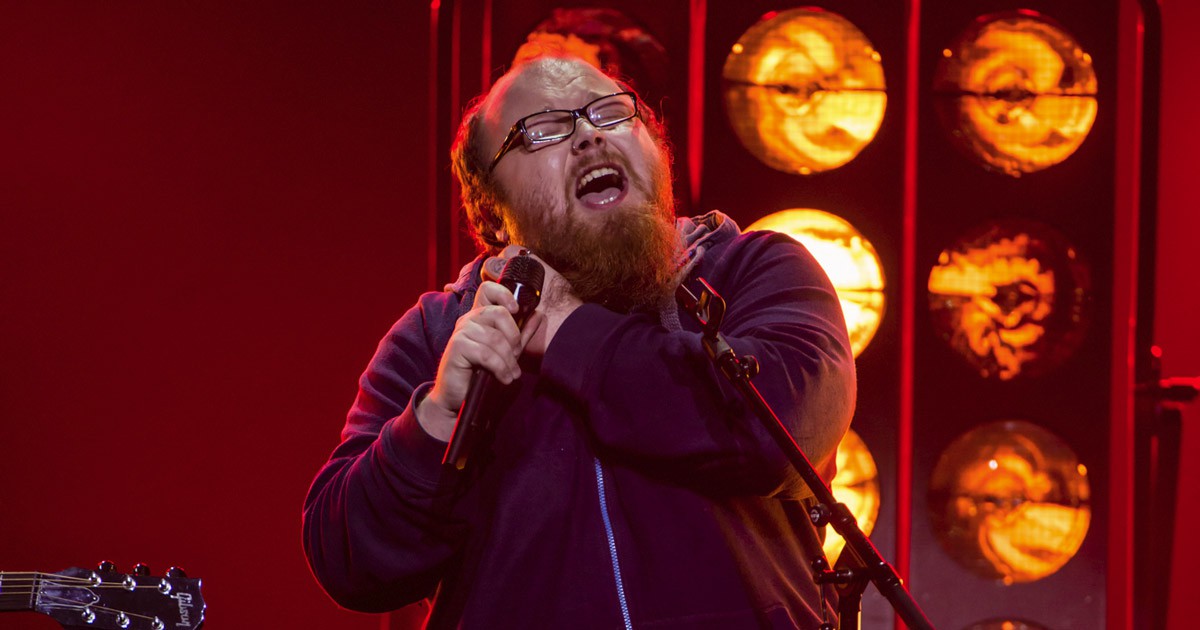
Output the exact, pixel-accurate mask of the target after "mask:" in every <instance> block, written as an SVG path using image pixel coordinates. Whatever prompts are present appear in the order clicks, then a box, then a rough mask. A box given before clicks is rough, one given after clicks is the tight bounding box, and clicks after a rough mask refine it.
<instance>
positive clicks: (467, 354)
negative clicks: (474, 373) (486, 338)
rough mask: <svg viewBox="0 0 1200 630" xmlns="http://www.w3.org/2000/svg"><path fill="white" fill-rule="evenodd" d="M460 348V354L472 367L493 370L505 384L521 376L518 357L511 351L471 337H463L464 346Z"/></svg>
mask: <svg viewBox="0 0 1200 630" xmlns="http://www.w3.org/2000/svg"><path fill="white" fill-rule="evenodd" d="M459 350H460V356H462V357H463V358H464V359H465V360H466V361H467V363H469V364H470V366H471V367H473V368H474V367H481V368H483V369H485V370H487V371H488V372H491V373H492V375H493V376H495V377H496V379H497V380H499V381H500V382H502V383H504V384H505V385H507V384H509V383H511V382H513V381H515V380H517V378H518V377H520V376H521V368H520V366H519V365H517V358H516V357H515V356H513V354H512V353H511V352H507V351H505V350H503V349H501V348H496V347H494V346H489V345H487V344H486V343H479V342H478V341H476V340H474V339H469V338H468V339H463V343H462V347H461V348H459Z"/></svg>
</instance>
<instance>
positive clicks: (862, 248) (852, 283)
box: [749, 208, 884, 357]
mask: <svg viewBox="0 0 1200 630" xmlns="http://www.w3.org/2000/svg"><path fill="white" fill-rule="evenodd" d="M749 229H751V230H773V231H775V232H782V233H784V234H787V235H788V236H791V237H792V238H794V239H796V240H797V241H800V243H801V244H802V245H804V247H806V248H807V249H808V251H809V252H810V253H812V255H813V258H816V259H817V262H818V263H820V265H821V268H822V269H824V270H825V273H826V275H828V276H829V280H830V282H832V283H833V287H834V288H835V289H837V294H838V299H839V300H840V301H841V303H842V314H843V315H844V316H845V318H846V328H848V329H849V330H850V348H851V349H852V350H853V351H854V356H856V357H857V356H858V355H859V354H860V353H862V351H863V350H864V349H866V347H867V345H868V344H870V343H871V339H872V338H873V337H874V336H875V332H876V331H877V330H879V324H880V322H881V321H882V320H883V308H884V296H883V289H884V282H883V266H882V265H881V263H880V262H879V255H878V254H876V253H875V247H874V246H873V245H871V242H870V241H868V240H867V239H866V238H864V237H863V235H862V234H861V233H859V231H858V230H857V229H855V228H854V226H853V225H851V224H850V222H849V221H846V220H845V219H843V218H841V217H839V216H837V215H834V214H830V213H828V212H824V211H822V210H813V209H810V208H798V209H792V210H782V211H780V212H776V213H774V214H770V215H767V216H765V217H763V218H761V219H759V220H758V221H755V222H754V223H753V224H751V225H750V227H749Z"/></svg>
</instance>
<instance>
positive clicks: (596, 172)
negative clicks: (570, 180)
mask: <svg viewBox="0 0 1200 630" xmlns="http://www.w3.org/2000/svg"><path fill="white" fill-rule="evenodd" d="M605 175H620V173H618V172H617V169H615V168H612V167H610V166H601V167H600V168H597V169H592V170H590V171H588V172H587V174H586V175H584V176H583V177H582V178H580V180H579V184H577V185H576V186H575V190H576V191H579V190H583V187H584V186H587V185H588V183H589V182H591V181H592V180H593V179H596V178H597V177H604V176H605Z"/></svg>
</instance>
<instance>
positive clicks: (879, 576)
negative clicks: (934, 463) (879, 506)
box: [675, 278, 933, 630]
mask: <svg viewBox="0 0 1200 630" xmlns="http://www.w3.org/2000/svg"><path fill="white" fill-rule="evenodd" d="M700 283H701V284H702V285H704V290H703V291H702V292H701V294H700V298H699V299H697V298H696V296H695V295H694V294H692V292H691V291H689V290H688V288H687V287H686V286H684V285H683V284H680V285H679V288H678V289H676V291H675V300H676V302H678V303H679V306H680V307H681V308H683V310H685V311H687V312H688V313H691V314H692V315H693V316H695V318H696V320H697V321H699V322H700V326H701V328H702V329H703V331H704V336H703V343H704V349H705V351H706V352H707V353H708V356H709V358H711V359H712V360H713V363H715V364H716V366H717V368H718V369H719V370H720V371H721V373H722V374H724V375H725V377H726V378H728V379H729V381H730V382H731V383H732V384H733V386H734V387H735V388H736V389H737V390H738V393H740V394H741V395H742V398H744V399H745V400H746V402H747V404H749V405H750V407H751V408H752V409H754V414H755V415H756V416H758V419H759V420H761V421H762V423H763V425H764V426H765V427H766V428H767V431H768V432H770V434H771V437H773V438H774V439H775V441H776V442H777V443H778V444H779V447H780V448H781V449H783V452H784V453H785V454H786V455H787V456H788V459H789V460H790V461H791V462H792V466H793V467H794V468H795V469H796V472H798V473H799V474H800V478H801V479H803V480H804V483H805V484H807V485H808V487H809V489H810V490H812V493H813V496H815V497H816V499H817V502H818V505H817V506H816V507H814V508H813V509H812V510H810V511H809V518H810V519H811V520H812V521H813V525H814V526H819V525H824V524H825V523H826V522H828V523H829V524H830V525H832V526H833V529H834V531H836V532H837V533H838V534H840V535H841V536H842V538H845V539H846V550H847V551H849V552H850V553H851V554H852V555H853V556H854V560H856V561H857V564H858V566H856V567H852V568H839V569H838V570H837V571H831V570H830V569H829V561H828V560H826V559H825V556H824V554H822V553H820V549H819V548H818V550H817V558H816V559H815V560H813V575H814V576H815V580H816V582H817V583H818V584H828V583H832V584H835V585H839V591H841V592H843V593H846V594H849V595H851V597H849V598H843V602H842V604H843V605H842V606H841V607H840V608H841V610H840V611H839V612H840V613H841V615H840V617H841V619H842V621H846V620H847V618H849V619H850V620H851V621H850V622H851V623H853V624H854V627H857V619H858V604H859V598H860V597H861V594H862V590H863V588H864V587H865V581H866V580H868V579H869V580H870V581H871V582H872V583H874V584H875V588H877V589H879V592H880V593H881V594H882V595H883V596H884V597H885V598H887V600H888V602H890V603H891V604H892V608H894V609H895V610H896V613H897V614H898V615H899V616H900V618H901V619H902V620H903V621H904V623H905V624H906V625H907V626H908V627H909V628H921V629H928V630H933V625H932V624H930V623H929V620H928V619H926V618H925V614H924V613H923V612H922V611H921V608H920V607H919V606H918V605H917V602H916V601H915V600H913V598H912V595H910V594H909V592H908V591H907V590H906V589H905V588H904V584H903V583H902V582H901V581H900V576H899V575H897V574H896V570H895V569H894V568H892V565H890V564H888V563H887V561H885V560H884V559H883V557H882V556H880V555H879V550H877V549H876V548H875V545H874V544H872V543H871V539H869V538H867V535H866V534H864V533H863V531H862V530H861V529H859V527H858V522H857V521H855V520H854V515H853V514H851V513H850V509H849V508H847V507H846V505H845V504H844V503H838V502H837V501H835V500H834V498H833V493H832V492H830V490H829V487H828V486H826V485H825V482H824V481H822V480H821V477H820V475H818V474H817V471H816V469H814V468H813V466H812V463H811V462H809V461H808V458H807V457H805V455H804V453H803V451H801V450H800V446H799V445H797V444H796V440H795V439H794V438H793V437H792V434H791V433H789V432H788V430H787V427H785V426H784V425H783V422H781V421H780V420H779V417H778V416H776V415H775V412H774V411H772V410H771V407H770V405H768V404H767V401H766V400H764V399H763V397H762V394H760V393H759V392H758V388H756V387H755V386H754V384H753V383H751V382H750V379H752V378H754V376H755V375H757V374H758V368H759V366H758V361H757V360H756V359H755V358H754V357H752V356H750V355H746V356H745V357H742V358H738V356H737V355H736V354H735V353H734V351H733V348H731V347H730V346H729V344H728V343H726V342H725V339H724V338H723V337H721V334H720V332H718V331H719V329H720V327H721V321H722V320H723V319H724V317H725V300H724V298H722V297H721V296H720V295H719V294H718V293H717V292H716V290H714V289H713V288H712V286H711V285H709V284H708V282H706V281H705V280H704V279H703V278H700ZM842 560H846V554H845V553H843V554H842ZM842 564H843V563H842V561H839V562H838V565H839V567H841V566H842ZM841 587H848V588H846V589H845V590H843V589H842V588H841ZM855 591H857V592H855ZM849 600H854V601H853V603H852V606H853V610H852V611H851V614H849V615H847V614H846V613H847V611H846V606H845V605H846V604H848V603H851V602H850V601H849Z"/></svg>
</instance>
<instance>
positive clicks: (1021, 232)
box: [928, 220, 1091, 380]
mask: <svg viewBox="0 0 1200 630" xmlns="http://www.w3.org/2000/svg"><path fill="white" fill-rule="evenodd" d="M928 286H929V308H930V310H931V311H932V315H933V322H934V326H935V327H936V328H937V330H938V333H939V336H941V338H942V339H944V340H945V341H946V342H947V343H949V344H950V347H951V348H952V349H954V351H955V352H957V353H958V354H959V355H960V356H962V357H963V358H965V359H966V360H967V361H968V362H969V363H970V364H971V365H972V366H973V367H974V368H975V369H977V370H978V371H979V373H980V375H982V376H984V377H995V378H999V379H1001V380H1008V379H1012V378H1015V377H1017V376H1018V375H1026V376H1029V375H1036V374H1040V373H1044V372H1046V371H1047V370H1049V369H1051V368H1053V367H1056V366H1058V365H1060V364H1061V363H1062V362H1063V361H1065V360H1066V359H1067V358H1068V357H1069V356H1070V355H1071V354H1072V353H1074V352H1075V350H1076V349H1077V348H1078V346H1079V344H1080V342H1081V341H1082V338H1083V335H1084V332H1085V331H1086V328H1087V317H1086V315H1087V306H1088V303H1089V301H1090V300H1091V286H1090V273H1089V271H1088V268H1087V265H1085V264H1084V263H1083V262H1082V261H1081V260H1080V257H1079V254H1078V253H1077V252H1076V250H1075V248H1074V247H1073V246H1071V245H1070V244H1069V243H1068V242H1067V241H1066V240H1065V239H1064V238H1063V237H1062V236H1061V235H1059V234H1058V233H1057V232H1055V231H1054V230H1052V229H1051V228H1049V227H1047V226H1045V225H1042V224H1040V223H1035V222H1032V221H1021V220H1009V221H995V222H990V223H987V224H985V225H983V226H981V227H979V228H977V229H975V230H973V231H972V232H971V233H969V234H967V235H966V236H965V237H963V238H961V239H959V241H958V242H956V243H954V244H953V245H951V246H950V247H948V248H946V249H945V250H943V251H942V253H941V254H940V255H939V256H938V262H937V265H935V266H934V267H933V269H932V270H931V271H930V273H929V285H928Z"/></svg>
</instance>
